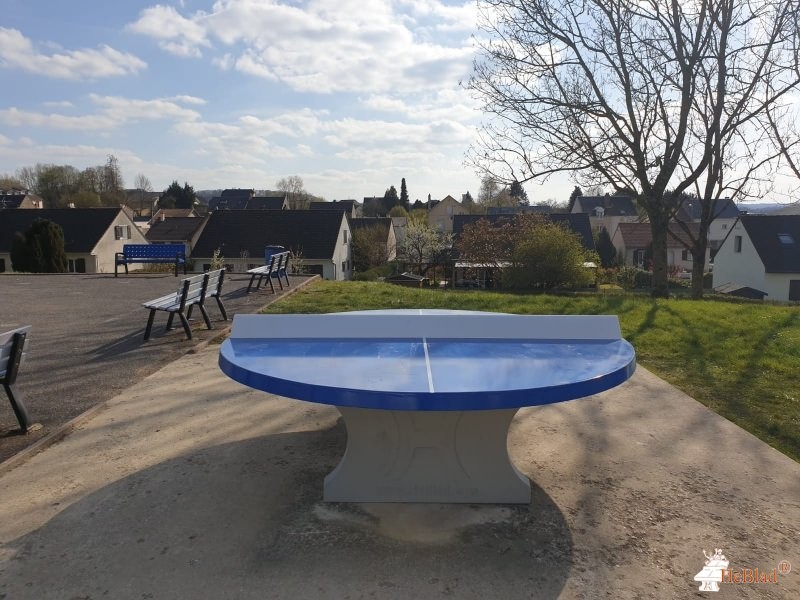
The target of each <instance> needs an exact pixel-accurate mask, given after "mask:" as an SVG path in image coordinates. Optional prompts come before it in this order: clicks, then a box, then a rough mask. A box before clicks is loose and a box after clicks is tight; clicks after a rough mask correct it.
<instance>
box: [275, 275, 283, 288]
mask: <svg viewBox="0 0 800 600" xmlns="http://www.w3.org/2000/svg"><path fill="white" fill-rule="evenodd" d="M275 279H277V280H278V285H279V286H281V289H283V282H282V281H281V273H280V271H278V272H277V273H275ZM273 289H275V288H273Z"/></svg>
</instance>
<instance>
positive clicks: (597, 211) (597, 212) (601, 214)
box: [594, 206, 606, 217]
mask: <svg viewBox="0 0 800 600" xmlns="http://www.w3.org/2000/svg"><path fill="white" fill-rule="evenodd" d="M605 215H606V209H605V208H603V207H602V206H596V207H595V209H594V216H595V217H604V216H605Z"/></svg>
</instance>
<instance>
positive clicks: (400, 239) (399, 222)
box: [391, 217, 408, 253]
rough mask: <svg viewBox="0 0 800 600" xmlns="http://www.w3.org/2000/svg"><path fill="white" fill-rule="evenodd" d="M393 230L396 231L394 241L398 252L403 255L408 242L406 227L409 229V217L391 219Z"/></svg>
mask: <svg viewBox="0 0 800 600" xmlns="http://www.w3.org/2000/svg"><path fill="white" fill-rule="evenodd" d="M391 219H392V229H394V240H395V247H396V248H397V251H398V252H400V253H402V251H403V244H404V243H405V240H406V227H408V217H391Z"/></svg>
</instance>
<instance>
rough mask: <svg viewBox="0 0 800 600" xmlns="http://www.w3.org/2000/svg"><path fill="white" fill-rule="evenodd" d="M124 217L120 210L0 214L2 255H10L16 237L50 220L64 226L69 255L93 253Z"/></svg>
mask: <svg viewBox="0 0 800 600" xmlns="http://www.w3.org/2000/svg"><path fill="white" fill-rule="evenodd" d="M120 213H122V211H121V210H120V209H119V208H41V209H21V208H16V209H15V208H10V209H8V210H3V211H0V252H10V251H11V244H12V243H13V241H14V234H15V233H16V232H20V233H24V232H25V231H27V230H28V229H29V228H30V226H31V224H32V223H33V222H34V221H35V220H36V219H47V220H48V221H52V222H53V223H57V224H58V225H60V226H61V229H63V230H64V250H65V251H66V252H91V251H92V250H94V247H95V246H96V245H97V242H98V241H100V238H101V237H102V235H103V234H104V233H105V232H106V231H107V230H108V228H109V227H110V226H111V225H112V224H113V223H114V220H115V219H116V218H117V215H119V214H120ZM122 214H125V213H122ZM126 220H127V218H126ZM128 222H130V221H129V220H128ZM131 227H132V228H133V227H134V225H131Z"/></svg>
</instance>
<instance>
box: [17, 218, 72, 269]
mask: <svg viewBox="0 0 800 600" xmlns="http://www.w3.org/2000/svg"><path fill="white" fill-rule="evenodd" d="M11 266H12V268H13V269H14V270H15V271H20V272H27V273H66V271H67V254H66V252H65V251H64V230H63V229H61V226H60V225H58V224H57V223H53V222H52V221H48V220H47V219H36V220H35V221H34V222H33V223H32V224H31V226H30V228H29V229H28V230H27V231H26V232H25V233H24V234H22V233H19V232H18V233H17V234H16V235H15V236H14V241H13V243H12V247H11Z"/></svg>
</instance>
